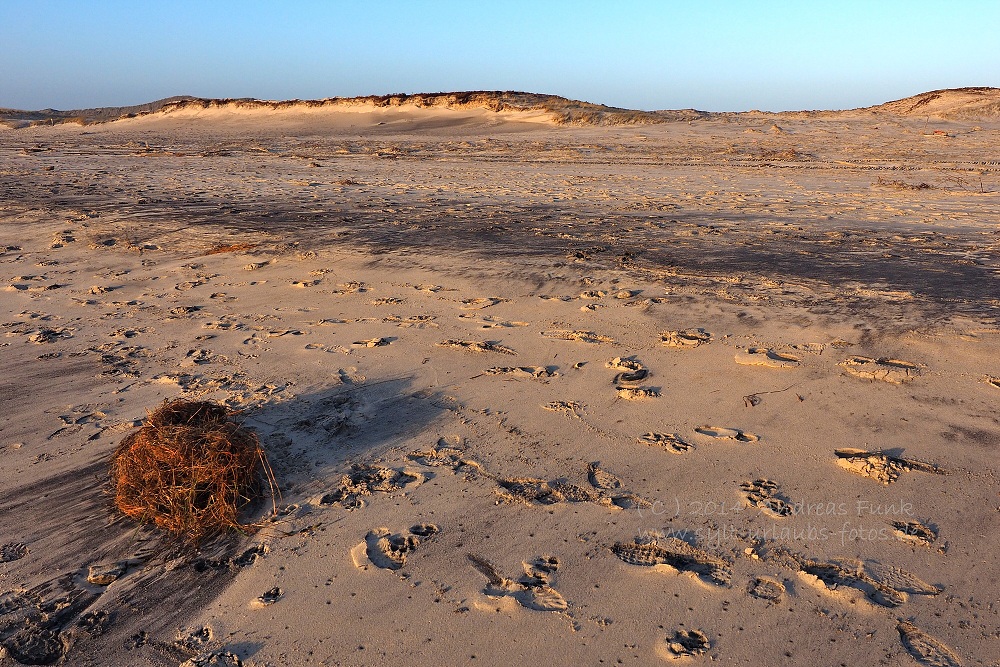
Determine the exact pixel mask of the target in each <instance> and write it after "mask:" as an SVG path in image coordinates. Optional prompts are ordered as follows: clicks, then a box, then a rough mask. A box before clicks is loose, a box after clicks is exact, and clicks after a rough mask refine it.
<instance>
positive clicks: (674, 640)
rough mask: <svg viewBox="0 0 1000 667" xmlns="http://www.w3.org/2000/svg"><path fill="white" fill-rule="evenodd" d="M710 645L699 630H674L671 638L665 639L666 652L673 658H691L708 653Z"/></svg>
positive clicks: (706, 637) (705, 636)
mask: <svg viewBox="0 0 1000 667" xmlns="http://www.w3.org/2000/svg"><path fill="white" fill-rule="evenodd" d="M711 647H712V643H711V642H710V641H709V640H708V636H707V635H706V634H705V633H704V632H702V631H701V630H694V629H691V630H683V629H681V630H675V631H674V634H673V636H672V637H667V651H668V652H669V653H670V656H671V657H673V658H675V659H676V658H693V657H694V656H697V655H703V654H705V653H708V650H709V649H710V648H711Z"/></svg>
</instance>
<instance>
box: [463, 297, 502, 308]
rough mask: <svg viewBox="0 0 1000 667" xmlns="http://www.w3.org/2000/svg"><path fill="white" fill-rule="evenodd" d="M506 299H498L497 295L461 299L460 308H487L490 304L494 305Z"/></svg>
mask: <svg viewBox="0 0 1000 667" xmlns="http://www.w3.org/2000/svg"><path fill="white" fill-rule="evenodd" d="M503 301H506V299H500V298H498V297H480V298H477V299H463V300H462V302H461V303H462V305H461V306H460V308H461V309H462V310H482V309H483V308H489V307H490V306H495V305H497V304H498V303H502V302H503Z"/></svg>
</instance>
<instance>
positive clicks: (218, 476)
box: [111, 400, 276, 541]
mask: <svg viewBox="0 0 1000 667" xmlns="http://www.w3.org/2000/svg"><path fill="white" fill-rule="evenodd" d="M229 416H230V413H229V412H228V411H227V410H226V408H224V407H222V406H220V405H217V404H214V403H209V402H197V401H181V400H178V401H173V402H170V403H165V404H163V405H162V406H160V407H159V408H158V409H156V410H155V411H153V412H151V413H150V414H149V415H148V417H147V418H146V420H145V421H144V422H143V424H142V426H141V427H140V428H139V430H138V431H135V432H133V433H130V434H129V435H128V436H126V437H125V438H124V439H123V440H122V441H121V443H120V444H119V445H118V448H117V450H116V451H115V453H114V455H113V456H112V459H111V486H112V491H113V494H114V504H115V507H116V508H117V509H118V510H119V511H121V512H122V513H123V514H125V515H126V516H128V517H131V518H133V519H137V520H139V521H152V522H153V523H154V524H156V525H157V526H158V527H160V528H163V529H164V530H167V531H169V532H171V533H173V534H176V535H179V536H181V537H184V538H186V539H189V540H191V541H198V540H200V539H202V538H204V537H206V536H208V535H210V534H213V533H216V532H218V531H221V530H225V529H230V528H235V529H237V530H246V529H247V528H250V527H253V526H254V524H244V523H241V521H240V518H239V514H240V511H241V510H242V509H243V508H245V507H246V506H247V505H249V504H250V503H252V502H253V501H255V500H258V499H260V498H263V497H264V495H265V492H266V491H265V482H266V486H267V487H269V490H270V492H271V495H272V497H273V495H274V492H275V489H276V484H275V481H274V474H273V472H272V471H271V466H270V465H269V464H268V461H267V457H266V455H265V454H264V450H263V449H262V448H261V446H260V442H259V440H258V439H257V436H256V435H255V434H254V433H252V432H251V431H248V430H246V429H244V428H242V427H241V426H239V425H237V424H235V423H233V422H231V421H229Z"/></svg>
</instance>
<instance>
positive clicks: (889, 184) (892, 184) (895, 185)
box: [875, 176, 931, 190]
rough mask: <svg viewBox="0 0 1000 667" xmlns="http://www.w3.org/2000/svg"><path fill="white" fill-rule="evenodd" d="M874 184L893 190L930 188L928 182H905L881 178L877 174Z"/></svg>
mask: <svg viewBox="0 0 1000 667" xmlns="http://www.w3.org/2000/svg"><path fill="white" fill-rule="evenodd" d="M875 185H877V186H879V187H881V188H892V189H893V190H928V189H930V188H931V185H929V184H928V183H918V184H916V185H914V184H912V183H907V182H906V181H900V180H896V179H890V178H883V177H882V176H878V177H877V178H876V180H875Z"/></svg>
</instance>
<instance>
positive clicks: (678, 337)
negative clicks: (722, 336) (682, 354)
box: [660, 329, 712, 348]
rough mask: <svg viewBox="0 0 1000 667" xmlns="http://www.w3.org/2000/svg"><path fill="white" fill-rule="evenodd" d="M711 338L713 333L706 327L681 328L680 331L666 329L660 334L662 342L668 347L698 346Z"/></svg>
mask: <svg viewBox="0 0 1000 667" xmlns="http://www.w3.org/2000/svg"><path fill="white" fill-rule="evenodd" d="M711 340H712V334H710V333H708V332H707V331H705V330H704V329H681V330H678V331H664V332H663V333H662V334H660V342H661V343H662V344H663V345H665V346H667V347H681V348H690V347H698V346H699V345H704V344H705V343H708V342H709V341H711Z"/></svg>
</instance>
